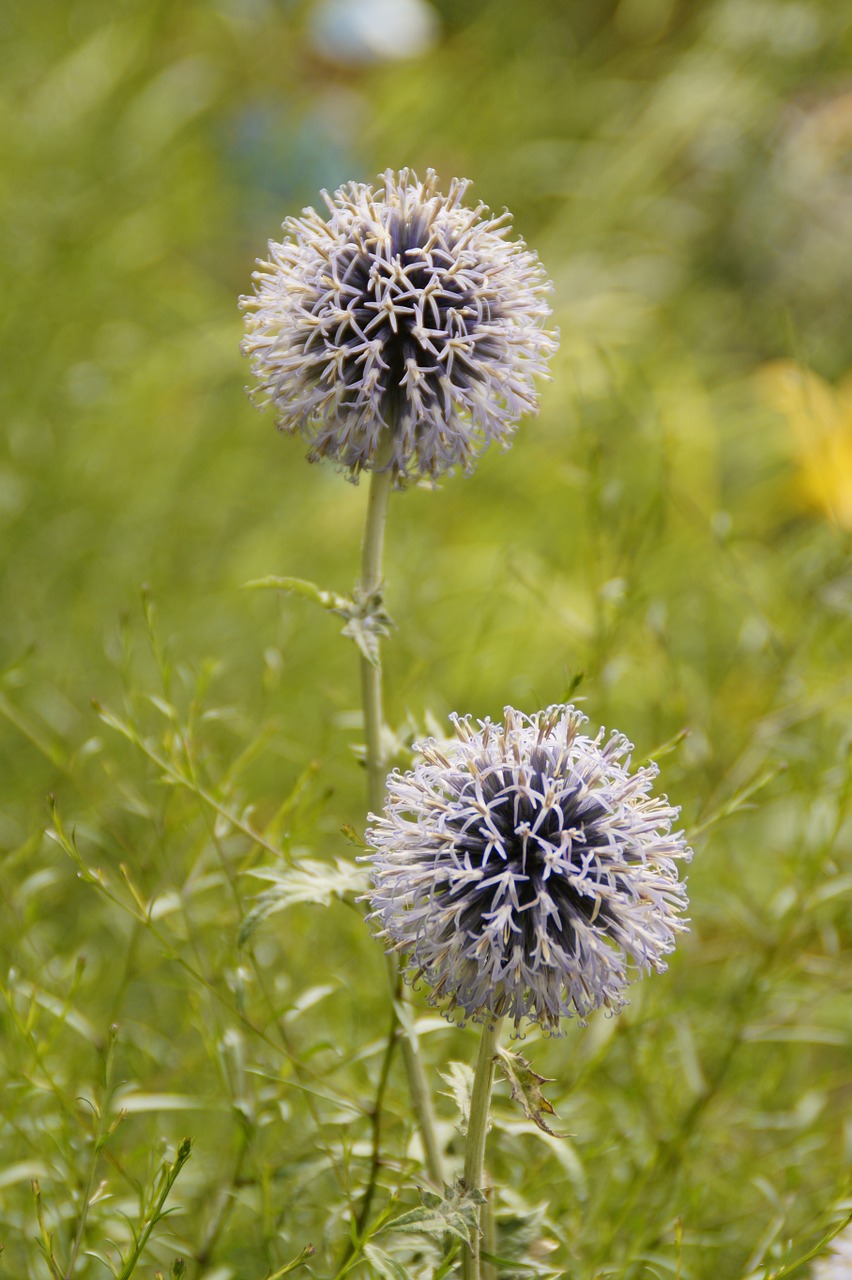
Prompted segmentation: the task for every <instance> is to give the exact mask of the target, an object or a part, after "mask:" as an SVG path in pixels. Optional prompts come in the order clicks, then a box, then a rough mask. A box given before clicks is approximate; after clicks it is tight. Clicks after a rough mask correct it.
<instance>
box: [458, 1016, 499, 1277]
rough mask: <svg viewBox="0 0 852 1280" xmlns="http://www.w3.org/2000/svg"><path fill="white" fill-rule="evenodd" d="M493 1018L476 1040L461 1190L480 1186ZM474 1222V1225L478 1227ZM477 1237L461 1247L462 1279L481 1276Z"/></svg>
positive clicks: (494, 1033)
mask: <svg viewBox="0 0 852 1280" xmlns="http://www.w3.org/2000/svg"><path fill="white" fill-rule="evenodd" d="M501 1021H502V1019H500V1018H495V1019H494V1021H493V1022H492V1023H490V1024H489V1023H487V1022H486V1023H485V1024H484V1025H483V1028H482V1036H481V1039H480V1041H479V1057H478V1058H477V1060H476V1073H475V1075H474V1077H473V1091H472V1093H471V1096H470V1117H469V1119H468V1124H467V1145H466V1147H465V1153H464V1188H465V1191H481V1190H482V1170H483V1166H484V1164H485V1135H486V1134H487V1132H488V1111H489V1107H490V1105H491V1085H492V1083H493V1081H494V1062H495V1059H496V1057H497V1045H498V1042H499V1039H500V1023H501ZM478 1225H479V1224H478V1223H477V1228H478ZM480 1255H481V1238H480V1234H479V1231H478V1229H475V1230H474V1231H473V1232H472V1233H471V1244H470V1248H467V1247H466V1246H465V1248H464V1249H463V1251H462V1277H463V1280H482V1263H481V1256H480Z"/></svg>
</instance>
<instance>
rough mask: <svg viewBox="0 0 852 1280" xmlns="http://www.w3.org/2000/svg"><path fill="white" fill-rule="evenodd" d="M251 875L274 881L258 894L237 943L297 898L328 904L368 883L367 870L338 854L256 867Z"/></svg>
mask: <svg viewBox="0 0 852 1280" xmlns="http://www.w3.org/2000/svg"><path fill="white" fill-rule="evenodd" d="M247 874H248V875H252V876H256V877H257V878H258V879H260V880H267V881H269V882H271V884H272V888H270V889H267V890H266V891H265V892H264V893H261V894H259V895H258V897H257V900H256V901H257V905H256V906H255V907H254V908H253V909H252V910H251V911H250V912H249V914H248V915H247V916H246V918H245V920H243V922H242V924H241V925H240V931H239V934H238V935H237V945H238V946H240V947H242V946H245V944H246V943H247V942H248V940H249V938H250V937H251V936H252V934H253V933H254V931H255V930H256V929H257V927H258V925H260V924H261V923H262V922H263V921H264V920H266V919H267V918H268V917H269V916H272V915H275V914H276V913H277V912H279V911H285V910H286V909H287V907H292V906H293V905H294V904H295V903H297V902H313V903H316V904H317V905H318V906H322V907H327V906H329V905H330V903H331V901H332V899H334V898H342V897H343V896H344V895H345V894H347V893H363V892H364V890H365V889H366V887H367V877H366V872H365V871H364V870H363V869H362V868H361V867H356V866H355V864H354V863H353V862H345V861H344V860H343V859H342V858H338V859H337V860H336V861H335V862H334V863H328V862H317V861H315V860H314V859H309V858H304V859H303V860H302V861H301V862H299V864H298V865H297V866H293V867H285V868H283V869H282V870H279V869H278V868H277V867H253V868H252V869H251V871H249V872H248V873H247Z"/></svg>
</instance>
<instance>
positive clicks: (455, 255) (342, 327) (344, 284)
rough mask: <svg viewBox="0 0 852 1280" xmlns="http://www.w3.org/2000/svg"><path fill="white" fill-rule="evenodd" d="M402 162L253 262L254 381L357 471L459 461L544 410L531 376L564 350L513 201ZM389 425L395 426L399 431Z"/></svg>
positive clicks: (293, 225)
mask: <svg viewBox="0 0 852 1280" xmlns="http://www.w3.org/2000/svg"><path fill="white" fill-rule="evenodd" d="M437 182H438V180H437V177H436V175H435V174H434V172H433V171H432V170H431V169H430V170H429V171H428V172H427V175H426V181H425V182H419V181H418V180H417V178H416V176H415V175H414V174H413V173H410V172H409V170H407V169H402V170H401V171H400V172H399V173H394V172H393V170H390V169H389V170H388V171H387V172H386V173H385V174H384V184H383V187H382V188H380V189H379V190H378V191H374V190H373V188H372V187H370V186H367V185H366V184H364V183H360V182H350V183H348V184H347V185H346V186H344V187H341V188H340V189H339V190H338V191H336V192H335V193H334V195H333V196H329V195H328V194H327V193H325V192H323V198H324V200H325V203H326V205H327V206H328V210H329V215H330V216H329V218H328V220H327V221H324V220H323V219H322V218H321V217H320V216H319V214H317V213H316V212H315V211H314V210H313V209H306V210H305V211H304V212H303V214H302V216H301V217H300V218H288V219H287V221H286V222H285V223H284V232H285V236H284V239H283V241H282V243H281V244H276V243H275V242H273V241H270V244H269V255H270V256H269V261H268V262H264V261H258V269H257V271H256V272H255V273H254V277H253V279H254V288H255V293H254V295H253V296H249V297H245V298H242V299H241V305H242V307H243V309H244V310H245V311H246V312H247V316H246V331H247V332H246V337H245V339H244V340H243V344H242V350H243V352H244V353H245V354H247V355H249V356H251V361H252V369H253V371H254V374H255V376H256V378H257V380H258V384H259V385H258V387H257V388H256V391H255V394H256V396H258V397H259V398H260V399H261V400H262V402H263V403H272V404H273V405H274V406H275V409H276V411H277V413H278V425H279V427H280V428H281V429H282V430H283V431H291V432H292V431H296V430H301V432H302V433H303V435H304V436H305V437H306V439H308V440H309V441H310V442H311V450H310V453H309V454H308V457H309V458H310V460H311V461H315V460H316V459H318V458H322V457H330V458H333V459H335V460H336V461H337V462H338V463H340V465H341V466H343V467H345V468H346V469H347V470H348V471H349V474H350V475H351V476H353V477H355V476H357V474H358V472H359V471H361V470H379V469H381V470H385V469H388V468H390V469H391V470H392V471H393V473H394V475H396V476H403V477H404V476H411V477H418V476H433V477H434V476H437V475H439V474H440V473H441V472H443V471H446V470H448V469H449V468H450V467H453V466H455V465H457V464H461V466H462V467H464V469H465V471H469V470H470V469H471V467H472V466H473V461H474V459H475V457H476V455H477V453H479V452H480V451H481V449H482V448H483V447H484V446H485V445H486V444H487V443H488V442H489V441H490V440H492V439H496V440H500V441H502V442H504V443H505V442H507V441H508V439H509V437H510V436H511V434H512V431H513V429H514V426H515V423H516V422H517V420H518V418H519V417H520V416H521V414H523V413H526V412H530V411H533V410H535V408H536V396H535V391H534V387H533V375H534V374H542V373H544V372H545V365H546V359H547V357H548V356H550V355H551V354H552V352H553V351H554V350H555V342H554V338H553V335H552V334H550V333H547V332H546V331H545V330H544V329H543V325H544V323H545V321H546V319H547V316H548V315H549V314H550V309H549V307H548V306H547V305H546V302H545V296H546V294H547V293H548V292H549V290H550V284H549V282H548V281H547V278H546V277H545V275H544V271H543V269H542V267H541V264H540V263H539V261H538V259H537V258H536V256H535V254H534V253H532V252H531V251H530V250H529V249H527V248H526V247H525V245H524V244H523V242H522V241H519V240H516V241H507V240H506V238H505V237H506V233H507V230H508V222H509V215H508V214H507V213H504V214H503V215H502V216H501V217H497V218H491V217H490V216H489V215H488V211H487V210H486V209H485V207H484V206H483V205H481V204H480V205H477V206H476V207H475V208H472V209H471V208H465V206H464V205H463V204H462V199H463V197H464V194H465V191H466V190H467V187H468V185H469V184H468V183H467V182H466V181H463V180H459V179H454V180H453V182H451V184H450V189H449V193H448V194H447V195H445V196H444V195H441V194H440V193H439V191H438V190H437ZM389 433H390V435H389Z"/></svg>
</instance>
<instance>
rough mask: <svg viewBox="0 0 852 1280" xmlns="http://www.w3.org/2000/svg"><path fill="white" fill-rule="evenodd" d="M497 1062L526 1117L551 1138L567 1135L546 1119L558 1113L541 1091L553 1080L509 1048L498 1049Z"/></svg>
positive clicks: (513, 1096)
mask: <svg viewBox="0 0 852 1280" xmlns="http://www.w3.org/2000/svg"><path fill="white" fill-rule="evenodd" d="M497 1063H498V1066H499V1067H500V1070H501V1071H502V1072H503V1075H504V1076H505V1077H506V1079H507V1080H508V1081H509V1087H510V1089H511V1090H512V1098H513V1099H514V1100H515V1101H516V1102H520V1104H521V1107H522V1108H523V1112H524V1115H525V1116H526V1118H527V1119H528V1120H532V1122H533V1124H535V1125H537V1126H538V1128H539V1129H541V1131H542V1133H549V1134H550V1136H551V1138H562V1137H567V1134H561V1133H557V1132H556V1131H555V1130H554V1129H551V1127H550V1125H549V1124H548V1123H547V1121H546V1120H545V1119H544V1117H545V1116H555V1115H556V1112H555V1111H554V1110H553V1107H552V1106H551V1104H550V1103H549V1102H548V1101H547V1098H545V1096H544V1094H543V1093H542V1091H541V1086H542V1085H543V1084H551V1083H552V1081H550V1080H548V1079H547V1077H546V1076H540V1075H539V1074H538V1072H536V1071H533V1069H532V1067H531V1066H530V1064H529V1062H528V1061H527V1059H526V1058H524V1057H522V1056H521V1055H520V1054H519V1053H512V1052H511V1051H510V1050H509V1049H499V1050H498V1056H497Z"/></svg>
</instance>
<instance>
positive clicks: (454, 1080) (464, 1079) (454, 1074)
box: [439, 1062, 473, 1134]
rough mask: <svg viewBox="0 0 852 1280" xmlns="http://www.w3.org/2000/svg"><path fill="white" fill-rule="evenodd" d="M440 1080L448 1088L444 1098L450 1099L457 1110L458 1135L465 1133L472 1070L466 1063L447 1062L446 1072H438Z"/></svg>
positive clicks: (468, 1113) (468, 1112)
mask: <svg viewBox="0 0 852 1280" xmlns="http://www.w3.org/2000/svg"><path fill="white" fill-rule="evenodd" d="M439 1075H440V1077H441V1079H442V1080H446V1082H447V1084H448V1085H449V1086H450V1091H449V1093H445V1094H444V1097H445V1098H452V1099H453V1101H454V1102H455V1104H456V1106H457V1107H458V1109H459V1124H458V1130H459V1133H462V1134H464V1133H467V1123H468V1119H469V1117H470V1095H471V1093H472V1091H473V1068H472V1067H470V1066H468V1064H467V1063H466V1062H449V1063H448V1064H447V1070H446V1071H441V1072H439Z"/></svg>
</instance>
